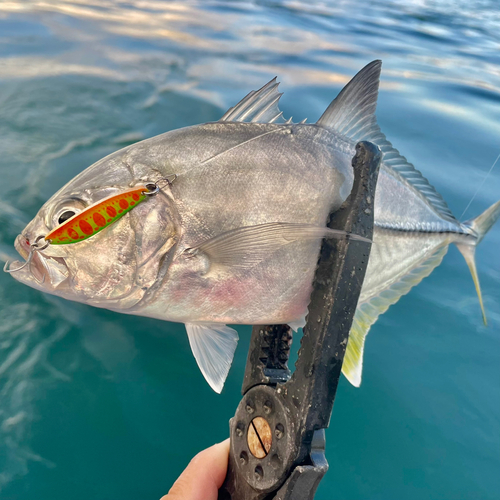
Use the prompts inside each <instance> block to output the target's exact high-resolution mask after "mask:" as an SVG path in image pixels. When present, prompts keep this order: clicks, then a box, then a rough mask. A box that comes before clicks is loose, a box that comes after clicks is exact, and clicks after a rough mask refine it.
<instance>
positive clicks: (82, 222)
mask: <svg viewBox="0 0 500 500" xmlns="http://www.w3.org/2000/svg"><path fill="white" fill-rule="evenodd" d="M176 178H177V176H176V175H175V174H172V175H170V176H167V177H163V178H161V179H159V180H158V181H156V182H147V183H145V184H143V185H140V186H135V187H133V188H130V189H127V190H125V191H123V192H121V193H119V194H115V195H111V196H108V197H107V198H104V199H103V200H100V201H98V202H97V203H94V204H93V205H90V207H87V208H86V209H85V210H83V211H82V212H80V213H78V214H75V215H73V217H70V218H69V219H68V220H66V221H64V222H63V223H62V224H59V225H58V226H57V227H55V228H54V229H53V230H52V231H50V232H49V233H48V234H47V235H42V236H38V237H37V238H36V240H35V241H34V242H33V243H32V244H31V245H30V252H29V254H28V257H27V259H26V262H25V263H24V264H23V265H22V266H20V267H18V268H17V269H8V265H9V262H6V263H5V266H4V268H3V270H4V271H5V272H6V273H15V272H17V271H20V270H21V269H24V268H25V267H26V266H28V268H29V269H31V262H32V260H33V256H34V254H35V253H36V252H40V251H41V250H44V249H45V248H47V247H48V246H49V245H68V244H71V243H77V242H79V241H83V240H86V239H87V238H90V237H91V236H94V235H95V234H97V233H98V232H100V231H102V230H103V229H104V228H106V227H108V226H109V225H111V224H113V222H116V221H117V220H118V219H120V218H122V217H123V216H124V215H125V214H126V213H127V212H129V211H130V210H132V209H133V208H134V207H136V206H137V205H138V204H139V203H141V202H142V201H144V200H145V199H147V197H148V196H153V195H155V194H157V193H158V192H159V191H160V190H161V189H163V188H164V187H166V186H170V185H172V182H174V180H175V179H176ZM41 240H44V241H43V243H41Z"/></svg>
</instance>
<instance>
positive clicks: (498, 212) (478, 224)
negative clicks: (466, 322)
mask: <svg viewBox="0 0 500 500" xmlns="http://www.w3.org/2000/svg"><path fill="white" fill-rule="evenodd" d="M499 217H500V201H497V202H496V203H494V204H493V205H491V207H490V208H488V209H487V210H485V211H484V212H483V213H482V214H481V215H479V216H478V217H476V218H475V219H471V220H468V221H467V222H464V225H465V226H467V227H469V228H470V229H472V230H473V231H474V233H476V235H477V239H476V240H475V242H474V243H473V244H470V243H457V247H458V249H459V250H460V253H461V254H462V255H463V256H464V259H465V262H467V265H468V266H469V269H470V272H471V274H472V280H473V281H474V285H475V287H476V292H477V296H478V298H479V304H480V306H481V312H482V313H483V321H484V324H485V325H487V324H488V322H487V320H486V313H485V310H484V304H483V297H482V294H481V286H480V285H479V277H478V275H477V269H476V260H475V258H474V255H475V253H476V246H477V244H478V243H480V242H481V240H482V239H483V238H484V236H485V234H486V233H487V232H488V231H489V230H490V229H491V227H492V226H493V224H495V222H496V221H497V220H498V218H499Z"/></svg>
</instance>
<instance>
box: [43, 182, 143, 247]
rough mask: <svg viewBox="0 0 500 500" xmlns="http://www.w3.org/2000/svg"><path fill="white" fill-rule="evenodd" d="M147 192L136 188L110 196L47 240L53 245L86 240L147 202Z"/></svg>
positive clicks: (58, 228)
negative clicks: (141, 203)
mask: <svg viewBox="0 0 500 500" xmlns="http://www.w3.org/2000/svg"><path fill="white" fill-rule="evenodd" d="M147 192H148V189H147V188H146V187H145V186H136V187H134V188H131V189H127V190H126V191H124V192H123V193H120V194H115V195H113V196H108V197H107V198H105V199H104V200H101V201H99V202H97V203H95V204H94V205H91V206H90V207H88V208H86V209H85V210H83V212H80V213H79V214H76V215H73V217H71V218H69V219H68V220H67V221H65V222H63V223H62V224H60V225H59V226H57V227H56V228H55V229H53V230H52V231H51V232H50V233H49V234H47V236H45V240H47V241H50V243H51V244H52V245H67V244H69V243H76V242H78V241H82V240H86V239H87V238H90V237H91V236H93V235H94V234H96V233H98V232H99V231H101V230H102V229H104V228H105V227H107V226H109V225H110V224H113V222H115V221H117V220H118V219H119V218H120V217H123V216H124V215H125V214H126V213H127V212H128V211H130V210H131V209H132V208H134V207H135V206H136V205H137V204H138V203H140V202H141V201H143V200H145V199H146V194H145V193H147Z"/></svg>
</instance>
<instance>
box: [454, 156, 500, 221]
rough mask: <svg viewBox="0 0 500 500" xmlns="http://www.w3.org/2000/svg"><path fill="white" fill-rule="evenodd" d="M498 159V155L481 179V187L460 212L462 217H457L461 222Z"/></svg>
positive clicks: (499, 157)
mask: <svg viewBox="0 0 500 500" xmlns="http://www.w3.org/2000/svg"><path fill="white" fill-rule="evenodd" d="M499 159H500V153H498V156H497V159H496V160H495V161H494V162H493V165H491V168H490V169H489V170H488V173H487V174H486V176H485V178H484V179H483V182H481V185H480V186H479V187H478V188H477V190H476V192H475V193H474V196H473V197H472V198H471V200H470V201H469V204H468V205H467V206H466V207H465V210H464V211H463V212H462V215H461V216H460V217H459V219H458V220H462V218H463V216H464V214H465V212H467V210H468V209H469V207H470V206H471V203H472V202H473V201H474V198H475V197H476V196H477V193H479V191H480V189H481V188H482V187H483V186H484V183H485V182H486V180H487V179H488V177H489V176H490V174H491V172H492V170H493V168H494V167H495V165H496V164H497V163H498V160H499Z"/></svg>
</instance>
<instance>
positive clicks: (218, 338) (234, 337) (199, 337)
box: [186, 323, 238, 394]
mask: <svg viewBox="0 0 500 500" xmlns="http://www.w3.org/2000/svg"><path fill="white" fill-rule="evenodd" d="M186 330H187V334H188V338H189V344H190V345H191V349H192V351H193V355H194V357H195V359H196V362H197V363H198V366H199V367H200V370H201V373H203V376H204V377H205V379H206V381H207V382H208V383H209V385H210V387H211V388H212V389H213V390H214V391H215V392H217V393H218V394H220V393H221V391H222V388H223V387H224V382H225V381H226V378H227V374H228V373H229V368H230V367H231V363H232V362H233V357H234V351H235V350H236V346H237V345H238V333H237V332H236V330H233V329H232V328H229V327H228V326H226V325H221V324H220V323H186Z"/></svg>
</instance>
